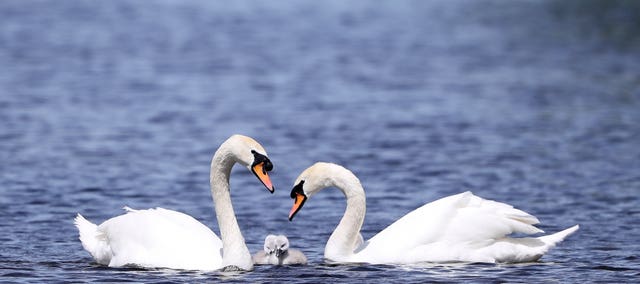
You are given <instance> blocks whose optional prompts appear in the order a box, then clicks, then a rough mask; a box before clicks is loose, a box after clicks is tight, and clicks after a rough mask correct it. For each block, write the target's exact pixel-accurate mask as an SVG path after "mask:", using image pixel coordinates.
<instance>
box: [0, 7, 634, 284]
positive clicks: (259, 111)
mask: <svg viewBox="0 0 640 284" xmlns="http://www.w3.org/2000/svg"><path fill="white" fill-rule="evenodd" d="M590 3H601V2H598V1H592V2H590ZM613 3H617V2H613ZM571 5H572V4H567V6H565V5H563V4H561V3H560V1H509V2H505V1H490V0H482V1H388V2H384V3H381V2H378V1H376V2H373V1H348V2H347V1H321V2H317V1H279V2H277V3H272V2H269V3H266V2H265V3H262V2H253V1H233V2H214V1H191V0H187V1H177V0H175V1H172V0H160V1H144V2H143V1H80V0H71V1H11V0H10V1H1V2H0V66H1V67H0V121H1V122H0V160H1V161H2V162H1V163H0V214H1V215H2V218H0V242H1V246H0V277H1V279H2V282H4V281H6V282H17V283H33V282H47V283H52V282H83V281H87V282H145V283H159V282H162V283H174V282H213V281H216V282H217V281H228V282H237V283H245V282H255V283H269V282H275V283H281V282H288V283H305V282H306V283H324V282H331V283H333V282H351V283H353V282H357V281H361V282H364V283H369V282H384V283H388V282H391V283H399V282H402V283H424V282H534V283H535V282H562V283H570V282H585V281H587V282H592V281H593V282H596V281H597V282H610V283H612V282H632V281H637V279H638V278H639V276H640V262H639V260H638V252H640V243H639V242H638V240H640V218H639V217H640V199H639V196H640V75H639V74H640V64H638V62H639V59H640V54H638V52H637V49H633V48H631V47H633V46H634V45H633V40H635V39H637V38H633V37H628V36H627V35H628V34H626V32H628V30H625V29H622V28H624V25H616V27H622V28H616V29H611V31H612V32H611V33H607V30H606V29H602V30H600V29H598V27H599V25H596V24H594V25H590V23H592V21H590V20H589V19H590V18H589V17H591V14H590V11H596V12H600V11H605V12H606V11H613V12H616V11H631V10H624V9H620V8H616V7H615V5H613V6H614V7H611V6H607V5H604V6H603V7H601V8H602V9H600V7H598V6H590V8H589V9H591V10H589V9H586V10H580V11H579V12H580V13H581V14H579V15H577V16H573V15H571V13H572V12H573V11H574V10H578V9H573V8H575V7H573V6H571ZM613 12H612V13H607V15H610V14H611V15H618V14H615V13H613ZM567 13H569V15H567ZM597 15H598V14H597V13H596V16H597ZM635 16H637V15H635ZM619 17H621V18H622V19H623V22H624V23H627V22H628V21H627V20H625V19H627V18H625V17H631V18H630V21H632V20H637V18H633V17H634V14H631V16H629V14H628V13H622V14H621V15H620V16H619ZM614 19H617V18H614ZM594 26H597V27H594ZM605 28H606V27H605ZM619 31H621V32H619ZM631 32H632V33H631V34H632V35H633V34H636V35H637V34H638V31H634V30H631ZM620 34H622V36H621V35H620ZM234 133H241V134H245V135H249V136H251V137H254V138H255V139H256V140H258V141H259V142H260V143H261V144H262V145H263V146H264V147H265V148H266V150H267V152H268V154H269V157H270V158H271V160H272V162H273V164H274V171H273V172H272V173H271V178H272V181H273V183H274V185H275V187H276V192H275V194H273V195H271V194H268V193H267V191H266V190H264V188H263V187H262V185H261V184H260V183H259V182H258V181H257V180H256V179H255V177H254V176H253V175H252V174H250V173H248V172H247V171H246V170H243V169H241V168H240V167H236V168H234V170H233V172H232V177H231V191H232V198H233V202H234V208H235V211H236V214H237V217H238V221H239V224H240V227H241V229H242V231H243V234H244V237H245V239H246V241H247V245H248V247H249V249H250V250H251V251H252V252H255V251H258V250H259V249H261V248H262V242H263V240H264V237H265V236H266V235H267V234H270V233H284V234H286V235H287V236H288V237H289V239H290V241H291V247H292V248H298V249H301V250H302V251H303V252H304V253H305V254H306V255H307V257H308V258H309V262H310V263H309V265H307V266H295V267H273V266H257V267H256V268H255V270H254V271H251V272H246V273H239V274H233V273H220V272H193V271H177V270H169V269H135V268H108V267H103V266H99V265H97V264H96V263H95V262H94V261H93V259H92V258H91V257H90V256H89V254H88V253H87V252H86V251H84V250H83V249H82V246H81V245H80V242H79V240H78V233H77V230H76V228H75V227H74V225H73V218H74V217H75V215H76V214H77V213H82V214H83V215H84V216H85V217H86V218H87V219H89V220H91V221H93V222H96V223H100V222H102V221H104V220H106V219H108V218H110V217H113V216H116V215H119V214H122V213H123V210H122V207H123V206H125V205H126V206H130V207H133V208H149V207H157V206H159V207H164V208H169V209H173V210H178V211H181V212H185V213H187V214H190V215H192V216H194V217H195V218H197V219H198V220H200V221H202V222H203V223H205V224H206V225H208V226H209V227H210V228H212V229H213V230H214V231H215V232H218V227H217V222H216V219H215V215H214V211H213V205H212V202H211V197H210V192H209V185H208V177H209V164H210V161H211V156H212V155H213V153H214V151H215V150H216V148H217V147H218V146H219V145H220V143H222V142H223V141H224V140H225V139H226V138H227V137H228V136H230V135H231V134H234ZM316 161H328V162H334V163H338V164H341V165H343V166H345V167H347V168H349V169H351V170H352V171H353V172H354V173H355V174H356V175H357V176H358V177H359V178H360V180H361V182H362V184H363V186H364V188H365V190H366V193H367V209H368V212H367V215H366V219H365V222H364V226H363V230H362V234H363V236H364V238H365V239H368V238H370V237H372V236H373V235H374V234H375V233H376V232H378V231H380V230H382V229H384V228H385V227H386V226H388V225H389V224H391V223H392V222H393V221H394V220H396V219H398V218H400V217H401V216H403V215H404V214H406V213H407V212H409V211H411V210H413V209H415V208H417V207H419V206H421V205H422V204H425V203H427V202H430V201H433V200H436V199H438V198H441V197H444V196H448V195H452V194H457V193H460V192H463V191H466V190H471V191H473V192H474V193H475V194H476V195H478V196H481V197H484V198H488V199H493V200H497V201H501V202H506V203H509V204H511V205H514V206H515V207H517V208H519V209H522V210H524V211H527V212H529V213H531V214H532V215H535V216H537V217H538V218H539V219H540V221H541V222H542V223H541V224H540V226H539V227H540V228H541V229H542V230H544V231H546V232H549V233H551V232H555V231H558V230H561V229H564V228H567V227H570V226H573V225H575V224H580V226H581V229H580V230H579V231H578V232H577V233H576V234H574V235H572V236H570V237H569V238H568V239H567V240H565V242H563V243H561V244H560V245H559V246H558V247H556V248H555V249H553V250H551V251H550V252H549V253H548V254H547V255H545V256H544V257H543V258H542V259H541V260H540V261H539V262H535V263H526V264H468V263H467V264H465V263H459V264H457V263H454V264H416V265H367V264H357V265H356V264H354V265H333V264H325V263H324V261H323V250H324V244H325V243H326V241H327V239H328V237H329V235H330V233H331V232H332V230H333V228H334V227H335V226H336V225H337V223H338V221H339V219H340V218H341V216H342V214H343V212H344V208H345V203H344V197H343V196H342V194H341V193H340V192H339V191H338V190H335V189H333V190H327V191H324V192H323V193H322V194H318V195H316V196H314V197H313V198H312V199H310V200H309V201H308V202H307V203H306V205H305V208H304V210H302V211H301V212H300V213H299V214H298V215H297V216H296V218H295V219H294V221H293V222H289V221H288V220H287V214H288V212H289V209H290V208H291V205H292V200H291V199H290V198H289V192H290V190H291V187H292V186H293V182H294V180H295V178H296V177H297V176H298V174H299V173H300V172H301V171H302V170H304V169H305V168H306V167H308V166H310V165H311V164H313V163H315V162H316Z"/></svg>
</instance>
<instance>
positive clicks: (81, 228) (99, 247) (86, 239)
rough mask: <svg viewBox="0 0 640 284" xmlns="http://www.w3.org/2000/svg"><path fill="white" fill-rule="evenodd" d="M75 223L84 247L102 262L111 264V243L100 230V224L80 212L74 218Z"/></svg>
mask: <svg viewBox="0 0 640 284" xmlns="http://www.w3.org/2000/svg"><path fill="white" fill-rule="evenodd" d="M74 224H75V225H76V227H77V228H78V233H79V234H80V237H79V239H80V242H81V243H82V247H83V248H84V249H85V250H86V251H88V252H89V253H90V254H91V256H92V257H93V258H94V259H95V260H96V261H97V262H98V263H100V264H109V261H110V260H111V254H110V249H109V247H108V246H109V245H108V244H107V243H106V242H105V240H104V236H103V234H102V233H101V232H100V231H99V230H98V226H97V225H96V224H94V223H91V222H90V221H89V220H87V219H85V218H84V217H83V216H82V215H80V214H78V215H77V216H76V218H75V219H74Z"/></svg>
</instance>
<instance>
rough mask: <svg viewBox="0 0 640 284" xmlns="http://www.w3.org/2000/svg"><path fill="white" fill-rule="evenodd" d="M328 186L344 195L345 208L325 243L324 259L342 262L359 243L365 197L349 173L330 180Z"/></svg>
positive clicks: (364, 209)
mask: <svg viewBox="0 0 640 284" xmlns="http://www.w3.org/2000/svg"><path fill="white" fill-rule="evenodd" d="M330 186H334V187H336V188H338V189H339V190H340V191H342V192H343V193H344V196H345V197H346V199H347V208H346V209H345V212H344V215H343V216H342V219H341V220H340V223H339V224H338V226H337V227H336V229H335V230H334V231H333V233H332V234H331V237H329V241H327V245H326V246H325V249H324V257H325V258H327V259H329V260H333V261H342V260H346V258H348V257H350V256H351V255H353V254H354V251H355V250H356V249H357V246H358V245H359V243H360V238H361V237H360V228H362V223H363V222H364V215H365V213H366V210H367V205H366V197H365V194H364V189H363V188H362V185H361V184H360V181H358V179H357V178H356V177H355V176H353V175H352V174H351V173H349V175H347V176H345V178H338V179H332V180H331V182H330Z"/></svg>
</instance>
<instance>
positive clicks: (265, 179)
mask: <svg viewBox="0 0 640 284" xmlns="http://www.w3.org/2000/svg"><path fill="white" fill-rule="evenodd" d="M251 171H252V172H253V174H254V175H256V177H257V178H258V179H259V180H260V181H261V182H262V184H264V186H265V187H266V188H267V190H268V191H269V192H271V193H273V191H274V190H275V188H274V187H273V184H272V183H271V178H269V175H268V174H267V171H266V170H265V169H264V162H262V163H258V164H256V165H254V166H253V167H251Z"/></svg>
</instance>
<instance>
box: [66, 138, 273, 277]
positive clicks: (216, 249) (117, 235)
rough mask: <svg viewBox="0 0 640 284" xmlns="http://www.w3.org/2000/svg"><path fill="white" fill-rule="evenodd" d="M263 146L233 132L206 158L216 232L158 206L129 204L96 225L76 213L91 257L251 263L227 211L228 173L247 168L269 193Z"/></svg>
mask: <svg viewBox="0 0 640 284" xmlns="http://www.w3.org/2000/svg"><path fill="white" fill-rule="evenodd" d="M266 155H267V153H266V152H265V150H264V148H263V147H262V146H261V145H260V144H258V142H256V141H255V140H253V139H252V138H249V137H247V136H242V135H233V136H231V137H230V138H229V139H227V140H226V141H225V142H224V143H222V145H220V147H219V148H218V150H217V151H216V153H215V154H214V156H213V159H212V161H211V174H210V183H211V195H212V196H213V202H214V205H215V211H216V217H217V218H218V225H219V227H220V236H222V240H220V238H218V236H216V234H215V233H214V232H212V231H211V230H210V229H209V228H208V227H206V226H205V225H203V224H202V223H200V222H198V221H196V219H194V218H193V217H191V216H189V215H186V214H183V213H180V212H176V211H172V210H167V209H162V208H155V209H147V210H133V209H129V208H126V207H125V209H127V211H128V212H127V213H126V214H124V215H120V216H117V217H114V218H111V219H109V220H107V221H105V222H104V223H102V224H100V225H99V226H96V225H95V224H92V223H91V222H89V221H87V220H86V219H84V218H83V217H82V216H81V215H80V214H78V216H77V217H76V219H75V224H76V226H77V227H78V230H79V231H80V241H81V242H82V246H83V247H84V249H85V250H87V251H88V252H89V253H90V254H91V255H92V256H93V258H94V259H95V260H96V262H98V263H100V264H103V265H108V266H110V267H119V266H123V265H135V266H141V267H164V268H173V269H189V270H217V269H221V268H232V269H241V270H251V269H253V262H252V260H251V254H250V253H249V249H248V248H247V246H246V244H245V242H244V238H243V237H242V233H241V232H240V227H239V226H238V222H237V220H236V216H235V214H234V212H233V206H232V205H231V196H230V193H229V175H230V173H231V168H232V167H233V165H234V164H235V163H240V164H241V165H243V166H246V167H248V168H249V170H251V171H252V172H253V173H254V174H255V175H256V177H258V179H259V180H260V181H261V182H262V183H263V184H264V186H265V187H266V188H267V189H268V190H269V191H270V192H271V193H273V191H274V188H273V185H272V184H271V179H270V178H269V175H268V174H267V171H270V170H271V169H272V168H273V165H272V164H271V161H270V160H269V158H267V156H266Z"/></svg>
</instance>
